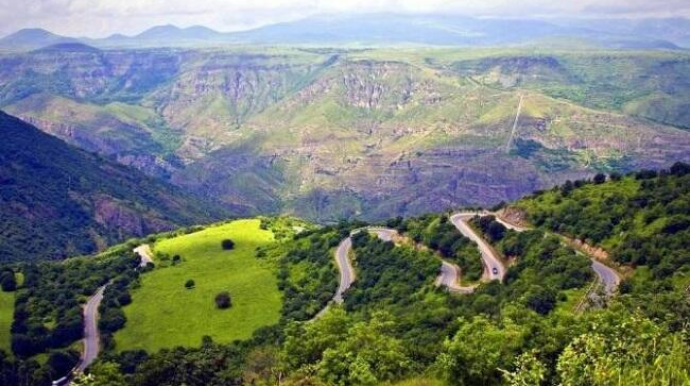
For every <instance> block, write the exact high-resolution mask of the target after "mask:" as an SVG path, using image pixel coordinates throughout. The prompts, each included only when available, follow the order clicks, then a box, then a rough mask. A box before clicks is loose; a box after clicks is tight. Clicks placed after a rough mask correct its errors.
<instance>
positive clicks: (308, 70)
mask: <svg viewBox="0 0 690 386" xmlns="http://www.w3.org/2000/svg"><path fill="white" fill-rule="evenodd" d="M687 60H688V58H687V56H686V55H685V54H684V53H683V52H661V51H660V52H636V51H615V50H614V51H607V50H581V51H575V52H573V51H568V52H566V51H559V50H553V51H542V50H536V51H535V50H526V49H525V50H521V49H518V48H502V49H488V48H482V49H468V50H463V49H443V48H419V49H402V48H401V49H384V48H381V49H364V50H356V49H352V50H342V49H333V50H328V49H321V50H310V49H305V48H271V49H269V48H256V49H239V48H232V49H230V48H228V49H184V48H179V49H171V50H164V49H144V50H122V49H120V50H70V49H65V50H39V51H35V52H28V53H21V54H4V55H2V56H0V68H1V69H2V71H1V72H0V108H2V109H4V110H5V111H7V112H9V113H11V114H14V115H17V116H19V117H21V118H22V119H24V120H26V121H28V122H30V123H32V124H35V125H36V126H37V127H39V128H40V129H41V130H44V131H46V132H48V133H51V134H53V135H56V136H58V137H60V138H61V139H63V140H65V141H66V142H68V143H71V144H73V145H76V146H78V147H81V148H84V149H87V150H89V151H95V152H98V153H100V154H102V155H104V156H106V157H108V158H111V159H113V160H115V161H117V162H119V163H122V164H125V165H129V166H132V167H135V168H138V169H140V170H141V171H143V172H145V173H147V174H149V175H151V176H154V177H156V178H159V179H163V180H165V181H168V182H170V183H172V184H174V185H177V186H178V187H180V188H182V189H184V190H186V191H188V192H192V193H194V194H195V195H197V196H200V197H205V198H208V199H212V200H217V201H219V202H220V203H222V204H223V205H224V206H225V208H226V209H227V210H229V211H230V212H232V213H235V214H239V215H251V214H265V213H273V214H278V213H287V214H293V215H296V216H299V217H304V218H308V219H312V220H316V221H321V222H324V221H337V220H338V219H340V218H351V217H356V218H362V219H365V220H380V219H384V218H387V217H391V216H396V215H419V214H422V213H425V212H429V211H443V210H446V209H448V208H452V207H458V206H472V205H480V206H481V205H494V204H497V203H499V202H501V201H510V200H514V199H517V198H519V197H521V196H522V195H524V194H527V193H529V192H531V191H533V190H537V189H542V188H546V187H549V186H552V185H554V184H557V183H562V182H564V181H565V180H567V179H578V178H583V177H586V176H591V175H593V174H595V173H597V172H611V171H619V172H628V171H630V170H634V169H640V168H659V167H663V166H666V165H668V164H669V163H670V162H673V161H676V160H681V161H683V160H685V161H687V160H688V158H687V157H688V148H690V132H688V131H687V130H685V129H684V128H686V127H688V125H690V123H688V122H687V119H686V117H684V115H683V111H684V110H686V109H685V106H686V104H687V103H686V101H684V98H685V94H687V92H686V90H687V89H688V87H687V86H688V84H687V82H686V81H685V80H684V79H685V77H683V76H682V75H680V76H679V74H684V73H685V72H687V71H686V66H685V63H686V62H687ZM58 62H64V63H66V65H65V66H56V65H55V63H58ZM609 72H611V73H609ZM650 79H656V80H650ZM630 90H636V91H635V92H634V93H633V92H632V91H630ZM518 107H520V108H518ZM518 110H520V111H519V113H518ZM419 190H424V191H425V192H427V194H425V195H423V196H420V195H418V194H417V192H418V191H419Z"/></svg>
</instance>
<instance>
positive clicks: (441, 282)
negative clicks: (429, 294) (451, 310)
mask: <svg viewBox="0 0 690 386" xmlns="http://www.w3.org/2000/svg"><path fill="white" fill-rule="evenodd" d="M369 230H370V231H371V232H374V233H375V234H376V235H377V236H378V237H379V238H380V239H381V240H383V241H393V240H394V238H395V237H396V236H397V235H398V231H396V230H395V229H388V228H370V229H369ZM459 282H460V267H458V266H457V265H455V264H453V263H451V262H449V261H446V260H443V259H441V272H440V273H439V275H438V277H437V278H436V286H438V287H440V286H444V287H446V288H448V290H449V291H450V292H454V293H460V294H470V293H472V292H474V289H475V287H463V286H461V285H460V284H459Z"/></svg>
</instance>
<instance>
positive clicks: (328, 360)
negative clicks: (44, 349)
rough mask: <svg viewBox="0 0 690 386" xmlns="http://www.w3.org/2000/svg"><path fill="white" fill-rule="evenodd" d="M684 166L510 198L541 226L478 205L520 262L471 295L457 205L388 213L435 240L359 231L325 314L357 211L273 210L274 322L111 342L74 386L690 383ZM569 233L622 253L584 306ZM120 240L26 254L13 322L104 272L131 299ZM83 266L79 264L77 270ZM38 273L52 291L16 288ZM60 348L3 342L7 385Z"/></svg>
mask: <svg viewBox="0 0 690 386" xmlns="http://www.w3.org/2000/svg"><path fill="white" fill-rule="evenodd" d="M689 170H690V168H689V167H688V165H684V164H677V165H674V166H673V167H672V168H671V169H669V170H664V171H657V172H651V171H644V172H638V173H635V174H631V175H627V176H618V175H612V176H603V178H602V177H601V176H597V177H595V178H594V179H593V180H586V181H574V182H568V183H566V184H565V185H562V186H559V187H556V188H554V189H552V190H549V191H545V192H538V193H536V194H535V195H533V196H531V197H527V198H525V199H523V200H520V201H518V202H516V203H514V204H511V205H510V206H509V207H508V209H507V210H510V211H521V213H524V215H525V220H526V221H527V222H530V223H531V224H532V225H534V226H535V228H534V229H533V230H529V231H524V232H516V231H513V230H509V229H506V228H505V227H503V226H502V225H501V224H500V223H499V222H498V221H496V219H495V218H493V217H491V216H486V217H482V218H479V217H477V218H475V219H473V220H472V221H471V225H472V226H473V227H474V228H476V229H478V230H479V231H480V232H481V233H482V234H483V235H484V237H485V238H486V239H487V240H488V241H490V242H491V244H492V246H493V247H494V249H496V250H497V251H498V252H499V253H500V254H502V255H503V257H504V258H505V260H506V261H507V262H508V266H507V274H506V277H505V281H504V283H499V282H496V281H494V282H489V283H481V284H480V285H479V286H478V287H477V289H476V291H475V292H474V293H473V294H470V295H455V294H451V293H448V292H447V291H446V290H444V289H443V288H439V287H436V286H435V285H434V283H435V278H436V276H437V274H438V271H439V267H440V260H439V259H438V254H440V255H441V256H443V257H444V258H448V259H454V261H457V262H458V263H459V264H463V268H464V269H465V270H467V271H470V269H469V267H470V266H469V265H468V264H469V262H467V263H466V262H464V260H463V259H465V258H466V259H468V260H479V256H478V254H476V252H470V250H471V249H472V248H471V247H472V243H471V242H470V241H469V240H466V239H464V238H462V236H460V235H459V234H458V233H457V232H456V231H453V229H452V228H451V226H452V224H451V223H450V221H449V219H448V215H447V214H438V215H428V216H422V217H419V218H411V219H394V220H391V221H390V222H389V224H388V225H389V226H394V227H396V228H397V229H399V230H400V231H401V232H403V233H404V234H405V235H407V236H409V237H410V238H411V239H413V240H414V242H415V243H419V244H422V245H424V246H426V248H419V247H418V246H417V245H409V244H406V243H398V244H396V243H394V242H390V241H382V240H380V239H379V238H377V237H375V236H373V235H369V234H368V233H367V232H359V233H356V234H354V235H353V236H352V239H353V252H352V256H353V259H354V260H353V263H354V266H355V270H356V272H357V280H356V281H355V283H354V285H353V287H352V288H350V290H348V291H347V292H346V293H345V301H344V304H343V305H342V306H339V305H331V306H330V307H329V309H328V311H326V312H324V313H319V311H320V310H321V309H322V307H324V306H325V305H326V304H327V303H328V300H329V299H330V298H331V297H332V295H333V293H334V291H335V288H336V283H337V281H336V277H337V271H336V269H335V265H334V262H333V250H334V249H335V248H336V247H337V245H338V243H339V241H340V240H342V239H343V238H344V237H347V236H348V235H350V232H351V231H352V230H355V229H358V228H360V227H361V225H362V224H352V223H344V222H343V223H340V224H338V225H333V226H327V227H312V228H309V229H302V230H300V231H296V230H294V229H295V228H296V227H295V226H294V225H293V224H290V223H288V222H286V221H288V220H275V219H265V220H264V222H263V226H264V227H265V228H267V229H272V230H274V234H276V238H277V239H278V242H277V243H275V244H274V245H272V246H270V247H268V248H262V249H260V250H259V251H258V252H257V256H258V258H260V259H265V260H266V262H267V263H268V264H271V265H272V266H273V267H274V269H275V272H276V275H278V277H279V280H278V286H279V287H280V290H281V291H282V292H283V296H284V307H283V311H282V318H281V320H280V322H279V323H278V324H277V325H274V326H271V327H266V328H262V329H259V330H258V331H256V332H255V334H254V336H253V338H251V339H249V340H246V341H238V342H234V343H231V344H218V343H215V342H213V340H212V339H210V338H204V339H203V340H202V341H201V342H199V346H197V347H185V348H183V347H179V348H174V349H163V350H161V351H159V352H144V351H123V352H117V351H115V350H108V351H106V353H105V354H104V355H102V357H101V359H100V360H99V361H98V362H96V364H95V365H94V366H92V367H91V369H90V370H89V373H88V374H86V375H82V376H80V377H78V378H77V379H76V380H75V384H77V385H98V386H120V385H135V386H154V385H155V386H159V385H164V386H165V385H170V386H173V385H182V384H184V385H188V386H197V385H198V386H208V385H218V386H220V385H239V384H254V385H275V384H281V385H377V384H391V385H401V386H402V385H446V384H447V385H468V386H469V385H569V386H576V385H577V386H579V385H582V386H585V385H602V386H603V385H643V384H644V385H651V386H656V385H658V386H662V385H669V386H670V385H687V384H690V340H689V338H688V337H689V336H690V334H689V332H688V329H687V328H688V326H689V325H690V275H689V273H690V272H689V270H690V266H689V265H688V261H687V260H686V259H687V251H688V250H689V248H688V239H689V235H688V231H689V230H688V221H687V217H688V213H689V211H688V210H687V202H688V197H689V196H688V194H689V192H690V173H689ZM448 225H450V226H448ZM569 238H579V239H582V240H583V241H586V242H587V243H590V244H592V245H596V246H599V247H602V248H603V249H604V250H605V251H607V252H608V254H609V258H610V260H611V262H612V264H613V263H616V264H619V265H620V267H619V268H620V271H621V272H622V275H623V281H622V282H621V285H620V287H619V289H618V291H617V292H616V293H615V294H614V296H612V297H611V298H608V299H607V301H606V302H601V303H588V306H587V307H579V305H580V304H582V303H583V300H586V299H587V298H586V297H587V296H588V289H589V288H590V287H591V286H592V284H593V283H594V282H595V280H596V276H595V275H594V272H593V271H592V269H591V262H590V261H589V258H588V256H586V255H585V254H583V253H582V251H580V250H578V249H575V248H574V247H573V246H572V245H571V244H570V243H568V242H567V240H568V239H569ZM647 241H649V242H647ZM640 243H641V244H640ZM114 256H115V255H112V256H111V257H109V258H105V259H104V258H102V259H100V260H99V259H96V260H89V259H84V258H80V259H74V262H71V261H70V262H69V263H63V264H55V263H50V264H46V265H45V266H41V265H38V266H36V265H21V266H14V268H13V269H15V270H16V271H21V272H22V273H23V276H24V278H23V281H22V280H20V281H18V282H17V283H16V284H17V287H18V289H17V291H19V292H17V295H18V296H17V299H18V300H17V302H18V304H20V305H21V304H23V303H22V302H21V301H20V299H22V298H24V297H27V299H28V303H27V304H30V305H31V307H29V309H28V310H29V311H30V312H29V313H28V315H27V316H26V317H24V319H22V315H19V318H17V315H15V322H16V321H17V320H20V321H24V322H21V324H23V325H27V324H36V323H35V321H36V320H38V318H45V317H46V315H56V316H57V315H60V318H58V319H55V323H61V324H64V325H69V324H70V323H71V322H72V321H73V320H72V319H73V318H71V315H73V311H70V310H72V309H73V307H75V306H78V301H75V299H79V298H80V297H83V296H84V295H86V294H88V293H90V292H93V291H94V290H95V288H97V287H98V286H99V285H101V284H103V283H104V282H106V281H108V280H113V283H116V284H117V285H115V286H113V290H112V292H110V291H109V292H108V294H106V299H107V301H106V302H105V306H104V308H103V310H102V312H103V315H108V313H109V312H110V313H111V314H113V315H115V314H117V311H112V310H117V308H118V306H119V305H120V304H123V303H126V302H127V301H129V300H131V299H130V298H128V296H127V294H128V292H127V288H130V287H131V286H132V285H133V284H135V283H136V274H133V273H132V270H131V269H129V268H130V267H131V265H130V264H131V263H130V259H129V258H128V257H127V256H124V255H123V256H120V257H114ZM465 256H467V257H465ZM91 264H95V265H91ZM87 267H88V269H86V268H87ZM41 269H44V270H45V271H41ZM31 270H37V271H38V272H39V273H40V275H39V276H40V277H39V278H38V279H36V278H35V277H36V274H34V273H33V272H32V271H31ZM3 272H6V271H3ZM77 273H79V275H83V277H82V276H79V277H80V280H78V281H77V282H75V283H72V281H70V280H74V279H70V278H71V277H73V275H76V274H77ZM140 274H143V275H145V274H146V273H145V272H144V273H140ZM3 275H4V274H3ZM32 277H33V278H32ZM56 282H64V283H70V284H69V285H67V286H64V287H65V288H66V289H65V293H64V294H61V293H59V292H54V291H55V288H54V286H52V285H51V283H56ZM32 283H34V284H32ZM32 288H35V289H36V290H38V289H41V290H45V291H53V292H54V295H51V296H49V295H40V294H32V295H31V296H28V295H21V294H22V293H31V292H32ZM20 295H21V296H20ZM44 296H49V297H48V298H49V299H58V298H59V299H63V298H64V302H65V304H67V305H69V306H70V307H66V308H65V310H64V312H63V311H59V310H58V309H57V307H58V305H57V304H61V303H58V302H54V303H55V304H51V305H49V306H48V305H44V304H43V302H44V300H43V299H46V297H44ZM39 305H41V307H40V308H38V306H39ZM43 307H47V308H45V309H44V308H43ZM18 309H20V310H21V309H22V307H19V308H18ZM39 310H41V311H40V313H39ZM317 315H318V316H317ZM104 319H105V320H109V319H111V318H110V317H105V318H104ZM112 319H117V317H116V316H114V317H113V318H112ZM42 320H43V321H44V322H45V319H42ZM30 321H31V322H32V323H28V322H30ZM116 321H117V320H116ZM17 323H18V324H20V323H19V322H17ZM49 324H52V323H49ZM44 325H45V323H44ZM115 326H117V324H115ZM102 327H105V328H106V330H107V326H102ZM43 328H45V326H44V327H43ZM52 331H54V330H52ZM75 337H76V335H75ZM71 341H73V340H70V339H67V340H66V341H65V342H63V343H69V342H71ZM62 346H64V344H63V345H62ZM51 347H53V346H51ZM55 347H61V345H56V346H55ZM51 352H53V353H56V352H60V353H61V354H60V355H58V354H54V355H51V359H52V360H50V361H49V362H48V367H46V366H44V365H41V364H39V362H38V361H36V360H35V359H32V358H26V359H24V357H30V355H31V353H29V352H27V353H25V354H22V353H17V352H15V353H14V354H15V357H14V358H13V357H11V356H10V355H7V354H6V355H4V356H0V381H1V383H2V384H3V385H5V384H7V385H27V386H28V385H44V384H47V383H46V381H47V379H48V378H49V377H46V376H45V374H44V372H45V371H50V367H49V366H50V365H51V364H52V365H53V366H55V367H56V368H59V366H60V365H61V364H62V363H65V362H66V363H69V361H67V360H66V359H69V355H71V353H70V352H69V349H67V350H64V349H60V350H59V351H51ZM20 354H22V355H20ZM65 356H66V357H67V358H64V357H65ZM46 369H48V370H46Z"/></svg>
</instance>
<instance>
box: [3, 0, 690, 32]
mask: <svg viewBox="0 0 690 386" xmlns="http://www.w3.org/2000/svg"><path fill="white" fill-rule="evenodd" d="M353 12H397V13H443V14H449V13H454V14H465V15H475V16H497V17H515V18H529V17H558V16H568V17H573V16H575V17H577V16H580V17H593V16H611V15H614V16H634V17H640V16H690V1H687V0H656V1H650V0H571V1H559V2H556V1H553V0H522V1H515V0H194V1H190V0H26V1H17V0H0V32H2V33H10V32H13V31H15V30H17V29H20V28H27V27H42V28H46V29H49V30H51V31H54V32H56V33H61V34H64V35H71V36H105V35H108V34H112V33H116V32H123V33H128V34H134V33H138V32H141V31H142V30H144V29H147V28H149V27H151V26H154V25H160V24H176V25H179V26H190V25H196V24H201V25H206V26H209V27H212V28H215V29H218V30H221V31H236V30H242V29H248V28H253V27H257V26H260V25H263V24H269V23H275V22H281V21H290V20H295V19H300V18H303V17H308V16H311V15H314V14H323V13H353Z"/></svg>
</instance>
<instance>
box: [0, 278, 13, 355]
mask: <svg viewBox="0 0 690 386" xmlns="http://www.w3.org/2000/svg"><path fill="white" fill-rule="evenodd" d="M13 315H14V292H4V291H0V350H5V351H6V352H11V351H12V350H11V349H10V327H12V318H13Z"/></svg>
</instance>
